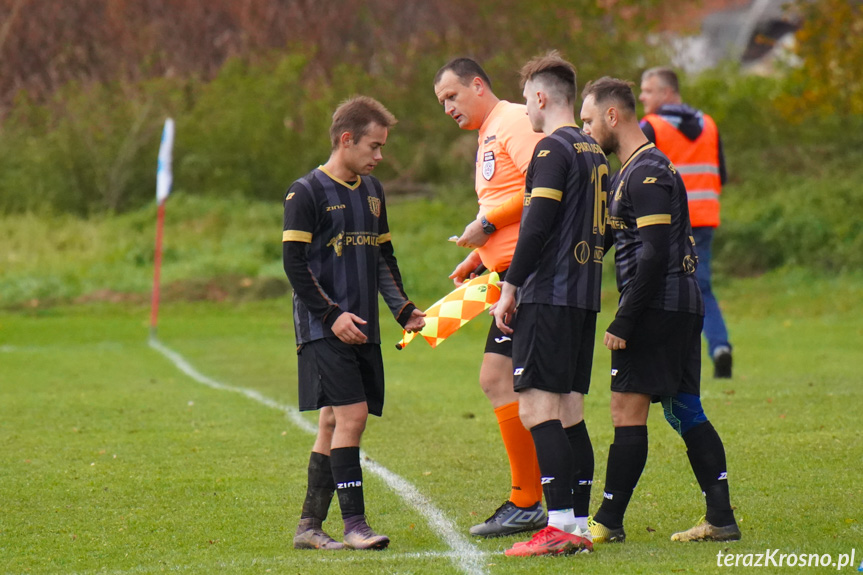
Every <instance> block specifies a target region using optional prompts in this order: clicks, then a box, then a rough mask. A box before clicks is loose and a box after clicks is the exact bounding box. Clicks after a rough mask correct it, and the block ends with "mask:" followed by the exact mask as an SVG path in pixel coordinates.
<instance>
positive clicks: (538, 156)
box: [536, 150, 551, 158]
mask: <svg viewBox="0 0 863 575" xmlns="http://www.w3.org/2000/svg"><path fill="white" fill-rule="evenodd" d="M550 153H551V150H540V151H539V153H538V154H537V155H536V157H537V158H544V157H546V156H547V155H549V154H550Z"/></svg>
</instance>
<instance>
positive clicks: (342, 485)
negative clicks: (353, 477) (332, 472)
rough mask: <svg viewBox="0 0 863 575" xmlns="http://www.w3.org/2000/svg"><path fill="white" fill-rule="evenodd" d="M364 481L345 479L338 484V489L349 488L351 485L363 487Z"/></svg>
mask: <svg viewBox="0 0 863 575" xmlns="http://www.w3.org/2000/svg"><path fill="white" fill-rule="evenodd" d="M362 486H363V482H362V481H343V482H341V483H339V484H337V485H336V487H337V488H338V489H348V488H350V487H362Z"/></svg>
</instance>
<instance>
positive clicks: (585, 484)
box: [564, 420, 594, 517]
mask: <svg viewBox="0 0 863 575" xmlns="http://www.w3.org/2000/svg"><path fill="white" fill-rule="evenodd" d="M564 431H565V432H566V437H567V439H569V446H570V448H571V449H572V462H573V466H572V512H573V514H574V515H575V516H576V517H587V516H588V514H589V513H590V487H591V485H592V484H593V467H594V460H593V444H592V443H591V442H590V435H588V434H587V425H586V424H585V423H584V420H582V421H581V422H579V423H577V424H576V425H573V426H572V427H567V428H566V429H564Z"/></svg>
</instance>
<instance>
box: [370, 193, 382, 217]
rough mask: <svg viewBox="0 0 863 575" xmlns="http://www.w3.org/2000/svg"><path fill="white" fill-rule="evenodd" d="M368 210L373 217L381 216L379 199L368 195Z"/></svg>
mask: <svg viewBox="0 0 863 575" xmlns="http://www.w3.org/2000/svg"><path fill="white" fill-rule="evenodd" d="M369 210H370V211H371V212H372V215H373V216H374V217H376V218H379V217H381V199H380V198H374V197H372V196H369Z"/></svg>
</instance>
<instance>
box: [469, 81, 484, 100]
mask: <svg viewBox="0 0 863 575" xmlns="http://www.w3.org/2000/svg"><path fill="white" fill-rule="evenodd" d="M471 85H472V86H473V89H474V90H475V91H476V95H477V96H482V95H483V94H484V93H485V82H483V81H482V78H480V77H479V76H476V77H475V78H474V79H473V82H471Z"/></svg>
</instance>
